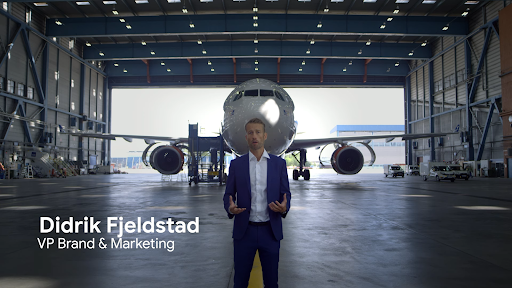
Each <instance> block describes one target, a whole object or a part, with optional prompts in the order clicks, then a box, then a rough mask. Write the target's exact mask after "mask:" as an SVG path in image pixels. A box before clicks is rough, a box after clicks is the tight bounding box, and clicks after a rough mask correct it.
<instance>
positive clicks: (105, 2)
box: [103, 1, 117, 5]
mask: <svg viewBox="0 0 512 288" xmlns="http://www.w3.org/2000/svg"><path fill="white" fill-rule="evenodd" d="M103 4H104V5H115V4H117V2H116V1H103Z"/></svg>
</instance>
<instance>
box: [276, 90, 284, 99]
mask: <svg viewBox="0 0 512 288" xmlns="http://www.w3.org/2000/svg"><path fill="white" fill-rule="evenodd" d="M276 97H277V99H279V100H281V101H284V97H283V95H281V93H279V91H277V90H276Z"/></svg>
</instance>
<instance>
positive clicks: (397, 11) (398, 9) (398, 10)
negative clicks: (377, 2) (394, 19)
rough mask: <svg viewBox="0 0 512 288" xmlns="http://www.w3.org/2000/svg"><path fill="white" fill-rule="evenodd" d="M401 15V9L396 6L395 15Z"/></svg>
mask: <svg viewBox="0 0 512 288" xmlns="http://www.w3.org/2000/svg"><path fill="white" fill-rule="evenodd" d="M398 13H400V7H398V6H396V9H395V10H393V14H398Z"/></svg>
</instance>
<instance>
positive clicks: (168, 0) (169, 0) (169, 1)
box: [167, 0, 181, 3]
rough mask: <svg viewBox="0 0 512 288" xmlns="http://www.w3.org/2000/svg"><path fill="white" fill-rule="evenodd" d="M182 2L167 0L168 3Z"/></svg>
mask: <svg viewBox="0 0 512 288" xmlns="http://www.w3.org/2000/svg"><path fill="white" fill-rule="evenodd" d="M180 2H181V0H167V3H180Z"/></svg>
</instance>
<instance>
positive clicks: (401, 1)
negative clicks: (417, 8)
mask: <svg viewBox="0 0 512 288" xmlns="http://www.w3.org/2000/svg"><path fill="white" fill-rule="evenodd" d="M395 3H396V4H407V3H409V0H396V1H395Z"/></svg>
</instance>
